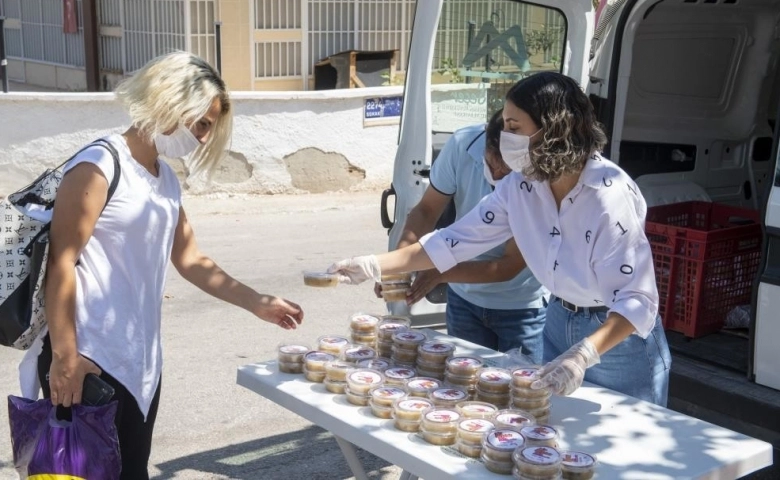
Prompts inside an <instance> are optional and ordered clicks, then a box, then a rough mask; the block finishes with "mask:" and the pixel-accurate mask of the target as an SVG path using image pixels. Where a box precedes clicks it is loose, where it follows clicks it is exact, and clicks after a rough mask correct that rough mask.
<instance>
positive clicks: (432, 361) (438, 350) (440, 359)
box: [416, 340, 455, 380]
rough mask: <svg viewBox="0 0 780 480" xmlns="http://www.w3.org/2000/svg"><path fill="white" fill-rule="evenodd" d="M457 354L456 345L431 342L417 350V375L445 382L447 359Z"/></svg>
mask: <svg viewBox="0 0 780 480" xmlns="http://www.w3.org/2000/svg"><path fill="white" fill-rule="evenodd" d="M454 353H455V344H454V343H450V342H439V341H437V340H430V341H427V342H425V343H423V344H422V345H420V346H419V347H418V349H417V363H416V365H417V366H416V369H417V374H418V375H420V376H423V377H433V378H438V379H439V380H444V371H445V370H446V369H447V359H448V358H450V357H452V355H453V354H454Z"/></svg>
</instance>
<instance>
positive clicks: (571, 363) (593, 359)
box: [531, 338, 601, 395]
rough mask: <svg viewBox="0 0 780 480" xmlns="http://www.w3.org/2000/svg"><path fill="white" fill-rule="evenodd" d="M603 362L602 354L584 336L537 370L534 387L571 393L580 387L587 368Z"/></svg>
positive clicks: (560, 393)
mask: <svg viewBox="0 0 780 480" xmlns="http://www.w3.org/2000/svg"><path fill="white" fill-rule="evenodd" d="M600 362H601V356H600V355H599V352H598V351H597V350H596V347H595V346H593V343H591V341H590V340H588V339H587V338H583V339H582V340H581V341H579V342H578V343H576V344H574V345H572V347H571V348H570V349H568V350H566V351H565V352H563V353H562V354H560V355H559V356H558V357H557V358H556V359H555V360H553V361H552V362H550V363H548V364H547V365H545V366H543V367H542V368H540V369H539V371H537V372H536V378H537V380H536V381H534V383H532V384H531V388H532V389H539V388H545V387H549V388H550V390H551V391H552V392H553V393H554V394H556V395H570V394H571V393H572V392H574V391H575V390H577V389H578V388H580V385H582V380H583V379H584V378H585V370H587V369H588V368H589V367H592V366H593V365H596V364H598V363H600Z"/></svg>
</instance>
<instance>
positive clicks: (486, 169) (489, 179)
mask: <svg viewBox="0 0 780 480" xmlns="http://www.w3.org/2000/svg"><path fill="white" fill-rule="evenodd" d="M482 166H483V167H484V170H483V173H484V175H485V180H487V182H488V183H489V184H491V185H493V186H494V187H495V186H496V181H495V180H494V179H493V174H492V173H490V167H488V164H487V162H486V161H484V160H482Z"/></svg>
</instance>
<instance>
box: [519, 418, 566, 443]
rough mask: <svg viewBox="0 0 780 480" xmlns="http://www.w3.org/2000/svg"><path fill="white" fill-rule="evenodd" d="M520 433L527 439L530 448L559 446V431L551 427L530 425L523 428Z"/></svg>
mask: <svg viewBox="0 0 780 480" xmlns="http://www.w3.org/2000/svg"><path fill="white" fill-rule="evenodd" d="M520 433H522V434H523V436H524V437H525V444H526V446H528V447H551V448H555V447H557V446H558V431H557V430H556V429H555V428H553V427H551V426H549V425H541V424H539V425H528V426H526V427H523V428H521V429H520Z"/></svg>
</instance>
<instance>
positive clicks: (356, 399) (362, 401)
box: [344, 384, 371, 407]
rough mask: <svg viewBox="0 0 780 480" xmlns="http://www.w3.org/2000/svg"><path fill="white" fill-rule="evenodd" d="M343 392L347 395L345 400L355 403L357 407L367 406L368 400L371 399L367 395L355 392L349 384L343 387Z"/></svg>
mask: <svg viewBox="0 0 780 480" xmlns="http://www.w3.org/2000/svg"><path fill="white" fill-rule="evenodd" d="M344 394H345V395H346V396H347V401H348V402H349V403H351V404H352V405H357V406H359V407H367V406H368V402H369V400H371V397H370V396H369V395H364V394H360V393H355V392H353V391H352V390H350V388H349V384H347V386H345V387H344Z"/></svg>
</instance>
